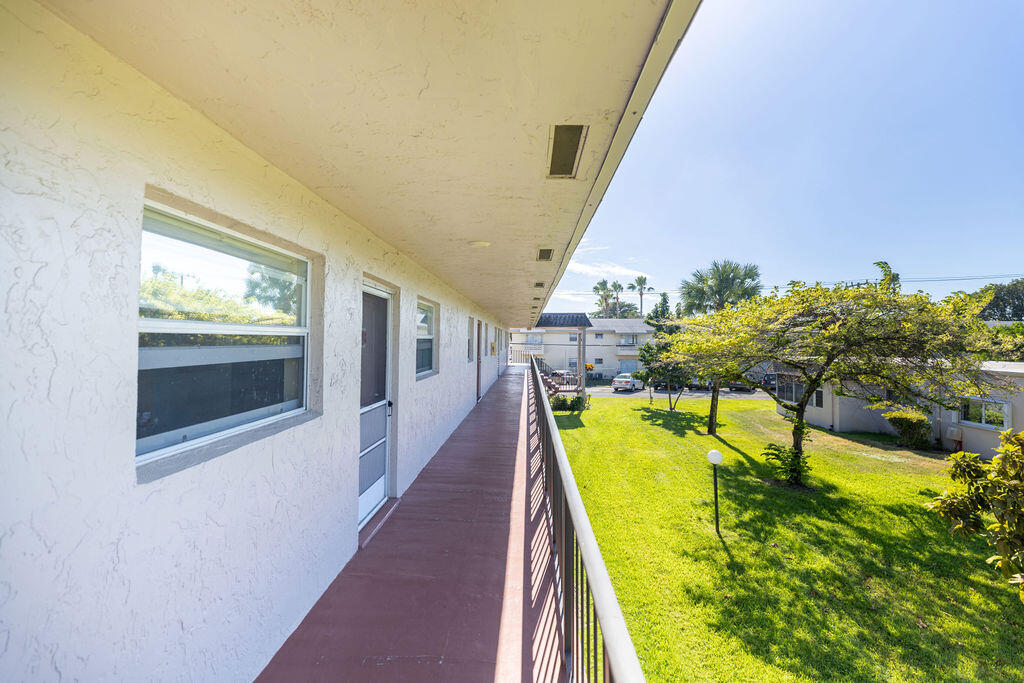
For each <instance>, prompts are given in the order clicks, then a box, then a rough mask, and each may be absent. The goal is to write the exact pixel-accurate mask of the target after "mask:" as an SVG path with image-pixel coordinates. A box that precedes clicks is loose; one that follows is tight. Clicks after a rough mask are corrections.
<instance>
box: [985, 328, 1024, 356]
mask: <svg viewBox="0 0 1024 683" xmlns="http://www.w3.org/2000/svg"><path fill="white" fill-rule="evenodd" d="M992 337H993V345H994V347H995V348H994V350H993V352H992V359H993V360H1008V361H1018V362H1020V361H1024V322H1015V323H1010V324H1009V325H999V326H997V327H993V328H992Z"/></svg>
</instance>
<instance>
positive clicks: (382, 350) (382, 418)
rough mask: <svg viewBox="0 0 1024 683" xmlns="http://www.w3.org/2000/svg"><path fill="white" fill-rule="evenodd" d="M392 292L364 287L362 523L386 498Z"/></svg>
mask: <svg viewBox="0 0 1024 683" xmlns="http://www.w3.org/2000/svg"><path fill="white" fill-rule="evenodd" d="M390 313H391V296H390V295H389V294H388V293H386V292H382V291H380V290H376V289H372V288H369V287H368V288H366V289H364V290H363V355H362V373H361V374H362V376H361V380H360V386H359V523H360V525H362V524H363V523H364V522H365V521H366V520H367V519H369V518H370V516H371V515H373V513H374V512H376V511H377V509H378V508H380V506H381V505H383V503H384V501H385V500H386V499H387V488H388V486H387V481H388V477H387V474H388V422H389V420H390V416H391V401H390V400H389V396H388V385H389V383H390V371H389V370H390V369H389V367H388V356H389V348H388V346H389V344H388V330H389V329H390V320H389V318H390Z"/></svg>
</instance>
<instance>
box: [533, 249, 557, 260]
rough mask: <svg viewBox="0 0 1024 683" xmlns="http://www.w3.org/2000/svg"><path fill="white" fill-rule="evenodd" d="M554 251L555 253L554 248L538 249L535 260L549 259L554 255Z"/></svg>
mask: <svg viewBox="0 0 1024 683" xmlns="http://www.w3.org/2000/svg"><path fill="white" fill-rule="evenodd" d="M554 253H555V250H554V249H540V250H538V251H537V260H538V261H550V260H551V257H552V256H553V255H554Z"/></svg>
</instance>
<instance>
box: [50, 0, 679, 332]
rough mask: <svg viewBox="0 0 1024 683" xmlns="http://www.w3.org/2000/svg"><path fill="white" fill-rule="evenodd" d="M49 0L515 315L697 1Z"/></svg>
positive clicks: (618, 153)
mask: <svg viewBox="0 0 1024 683" xmlns="http://www.w3.org/2000/svg"><path fill="white" fill-rule="evenodd" d="M45 4H47V5H48V6H49V7H51V8H52V9H53V10H54V11H55V12H57V13H58V14H59V15H61V16H62V17H63V18H64V19H66V20H67V21H69V22H70V23H71V24H72V25H74V26H76V27H77V28H78V29H79V30H81V31H83V32H85V33H86V34H88V35H90V36H92V37H93V38H94V39H96V40H97V41H98V42H99V43H100V44H102V45H103V46H105V47H106V48H107V49H108V50H110V51H111V52H113V53H114V54H116V55H118V56H119V57H120V58H122V59H124V60H125V61H126V62H128V63H129V64H131V65H132V66H134V67H135V68H137V69H138V70H139V71H141V72H142V73H144V74H146V75H147V76H148V77H150V78H151V79H153V80H154V81H156V82H157V83H159V84H161V85H162V86H163V87H165V88H167V89H168V90H169V91H170V92H172V93H174V94H175V95H176V96H177V97H179V98H181V99H183V100H184V101H186V102H188V103H189V104H191V105H192V106H194V107H195V108H196V109H198V110H199V111H201V112H202V113H203V114H205V115H206V116H208V117H209V118H210V119H211V120H213V121H214V122H215V123H217V124H218V125H220V126H221V127H222V128H224V129H225V130H226V131H228V132H229V133H231V134H232V135H234V136H235V137H236V138H238V139H239V140H240V141H242V142H243V143H244V144H246V145H247V146H249V147H251V148H252V149H253V150H255V151H256V152H258V153H259V154H260V155H262V156H263V157H264V158H265V159H267V160H268V161H269V162H271V163H272V164H274V165H275V166H277V167H278V168H280V169H282V170H283V171H285V172H286V173H288V174H289V175H291V176H292V177H294V178H295V179H296V180H298V181H299V182H301V183H303V184H304V185H306V186H307V187H309V188H310V189H312V190H313V191H314V192H316V193H317V194H319V195H320V196H322V197H323V198H324V199H326V200H327V201H329V202H330V203H332V204H333V205H335V206H336V207H338V208H339V209H340V210H342V211H344V212H345V213H347V214H348V215H350V216H352V217H353V218H355V219H356V220H358V221H359V222H360V223H362V224H363V225H365V226H366V227H367V228H368V229H369V230H370V231H372V232H373V233H375V234H376V235H378V236H379V237H381V238H382V239H384V240H385V241H387V242H389V243H390V244H392V245H394V246H395V247H397V248H398V249H399V250H401V251H403V252H404V253H406V254H408V255H409V256H410V257H411V258H413V259H414V260H416V261H417V262H418V263H420V264H421V265H423V266H424V267H425V268H427V269H428V270H430V271H431V272H433V273H434V274H436V275H438V276H439V277H441V278H442V279H444V280H446V281H448V282H449V283H451V284H452V285H453V286H454V287H455V288H456V289H458V290H459V291H461V292H462V293H463V294H465V295H466V296H468V297H470V298H471V299H473V300H474V301H476V302H477V303H479V304H480V305H482V306H483V307H485V308H486V309H487V310H489V311H491V312H492V313H493V314H494V315H496V316H497V317H498V318H499V319H500V320H501V321H503V323H505V324H506V325H508V326H514V325H521V326H529V325H531V324H532V323H533V322H534V321H535V320H536V318H537V316H538V315H539V313H540V311H542V310H543V308H544V305H545V303H546V302H547V299H548V298H549V297H550V294H551V291H552V290H553V289H554V286H555V285H556V284H557V282H558V279H559V278H560V277H561V275H562V272H563V271H564V269H565V266H566V264H567V262H568V260H569V258H570V256H571V255H572V252H573V250H574V249H575V248H576V245H577V244H578V242H579V240H580V239H581V238H582V236H583V232H584V230H585V229H586V226H587V224H588V223H589V221H590V218H591V216H592V215H593V212H594V211H595V210H596V209H597V205H598V203H599V202H600V199H601V197H602V196H603V194H604V191H605V189H606V187H607V185H608V182H609V181H610V180H611V175H612V174H613V173H614V171H615V168H616V166H617V165H618V163H619V160H620V159H621V157H622V154H623V153H624V152H625V148H626V145H627V144H628V143H629V139H630V137H631V136H632V134H633V131H634V130H635V128H636V125H637V124H638V123H639V120H640V117H641V116H642V114H643V111H644V109H645V108H646V106H647V104H648V102H649V100H650V97H651V94H652V93H653V91H654V88H655V87H656V86H657V83H658V80H659V79H660V77H661V75H662V73H663V72H664V70H665V68H666V66H667V65H668V61H669V59H670V58H671V56H672V53H673V52H674V50H675V48H676V46H677V44H678V42H679V40H680V39H681V38H682V36H683V33H684V32H685V30H686V27H687V26H688V24H689V22H690V20H691V18H692V16H693V13H694V11H695V10H696V7H697V4H698V3H697V1H696V0H692V1H688V2H678V1H677V2H670V1H669V0H650V1H645V2H624V1H623V0H571V1H566V0H563V1H561V2H551V0H527V1H519V0H517V1H514V2H512V1H510V2H486V3H485V2H475V3H474V2H468V3H464V4H463V6H461V7H460V6H457V5H456V4H455V3H449V2H408V1H405V2H393V1H387V0H383V1H382V0H373V1H366V2H359V1H357V2H353V3H347V4H345V5H344V6H342V5H341V4H335V3H331V2H317V1H316V0H312V1H305V2H298V1H294V2H293V1H288V2H275V1H272V0H263V1H256V2H253V1H250V0H187V1H184V2H137V0H94V1H92V2H86V1H83V0H47V2H46V3H45ZM559 124H561V125H565V124H569V125H583V126H586V127H587V128H586V130H585V137H584V142H583V148H582V153H581V154H580V155H579V158H578V162H577V163H578V166H577V168H576V173H575V177H574V178H549V177H548V175H549V170H550V158H549V154H550V152H551V149H550V148H551V140H550V137H551V134H552V132H553V130H554V126H555V125H559ZM471 242H490V245H489V246H487V247H482V248H480V247H478V248H474V247H473V246H471V245H470V243H471ZM540 249H552V250H553V254H552V258H551V259H550V260H547V261H543V260H539V259H538V251H539V250H540ZM537 283H543V285H542V286H541V287H537V286H536V285H537ZM535 297H540V299H539V300H537V299H535Z"/></svg>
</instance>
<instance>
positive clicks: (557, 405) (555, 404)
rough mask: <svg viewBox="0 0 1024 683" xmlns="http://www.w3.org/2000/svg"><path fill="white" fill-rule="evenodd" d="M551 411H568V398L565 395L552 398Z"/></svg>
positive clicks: (556, 395)
mask: <svg viewBox="0 0 1024 683" xmlns="http://www.w3.org/2000/svg"><path fill="white" fill-rule="evenodd" d="M551 410H569V397H568V396H566V395H565V394H555V395H554V396H552V397H551Z"/></svg>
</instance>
